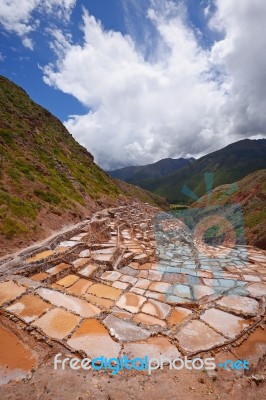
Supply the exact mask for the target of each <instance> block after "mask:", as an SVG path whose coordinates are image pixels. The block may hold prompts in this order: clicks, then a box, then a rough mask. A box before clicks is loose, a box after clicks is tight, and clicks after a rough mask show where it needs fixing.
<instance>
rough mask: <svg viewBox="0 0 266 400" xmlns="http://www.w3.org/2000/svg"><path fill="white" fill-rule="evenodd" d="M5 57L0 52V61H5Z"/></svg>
mask: <svg viewBox="0 0 266 400" xmlns="http://www.w3.org/2000/svg"><path fill="white" fill-rule="evenodd" d="M5 59H6V57H5V56H4V55H3V54H2V53H1V52H0V62H2V61H5Z"/></svg>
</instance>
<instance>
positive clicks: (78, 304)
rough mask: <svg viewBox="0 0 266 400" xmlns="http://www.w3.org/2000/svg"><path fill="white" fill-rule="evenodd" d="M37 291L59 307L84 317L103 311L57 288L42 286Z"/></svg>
mask: <svg viewBox="0 0 266 400" xmlns="http://www.w3.org/2000/svg"><path fill="white" fill-rule="evenodd" d="M37 293H38V294H39V295H40V296H41V297H42V298H43V299H45V300H47V301H50V302H51V303H52V304H53V305H55V306H57V307H64V308H66V309H67V310H69V311H72V312H74V313H76V314H78V315H80V316H81V317H84V318H89V317H93V316H95V315H97V314H99V313H100V312H101V310H100V309H99V308H98V307H96V306H94V305H93V304H90V303H88V302H87V301H85V300H81V299H78V298H77V297H74V296H70V295H68V294H64V293H60V292H57V291H56V290H50V289H45V288H41V289H38V290H37Z"/></svg>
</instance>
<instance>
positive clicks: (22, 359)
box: [0, 325, 36, 385]
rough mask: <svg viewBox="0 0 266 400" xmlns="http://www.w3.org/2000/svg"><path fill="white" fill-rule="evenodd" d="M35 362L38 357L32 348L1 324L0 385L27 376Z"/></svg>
mask: <svg viewBox="0 0 266 400" xmlns="http://www.w3.org/2000/svg"><path fill="white" fill-rule="evenodd" d="M35 364H36V359H35V357H34V356H33V354H32V353H31V352H30V350H29V349H28V348H27V347H26V346H25V345H24V344H23V343H22V342H20V340H19V339H18V338H17V337H16V336H15V335H14V334H13V333H12V332H10V331H9V330H8V329H6V328H4V327H3V326H2V325H0V385H3V384H5V383H8V382H10V381H12V380H15V379H22V378H25V377H26V376H27V374H28V373H29V372H30V370H31V368H33V367H34V365H35Z"/></svg>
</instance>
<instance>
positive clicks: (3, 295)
mask: <svg viewBox="0 0 266 400" xmlns="http://www.w3.org/2000/svg"><path fill="white" fill-rule="evenodd" d="M24 292H26V289H25V288H24V287H23V286H19V285H17V284H16V283H15V282H13V281H7V282H1V283H0V305H2V304H4V303H6V302H7V301H10V300H14V299H15V298H16V297H18V296H20V295H21V294H22V293H24Z"/></svg>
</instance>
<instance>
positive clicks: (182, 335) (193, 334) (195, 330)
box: [175, 320, 226, 353]
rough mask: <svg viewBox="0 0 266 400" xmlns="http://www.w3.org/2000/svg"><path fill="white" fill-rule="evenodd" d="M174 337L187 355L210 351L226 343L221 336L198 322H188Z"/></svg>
mask: <svg viewBox="0 0 266 400" xmlns="http://www.w3.org/2000/svg"><path fill="white" fill-rule="evenodd" d="M175 337H176V339H177V340H178V342H179V344H180V346H181V347H182V349H183V350H184V351H186V352H188V353H195V352H198V351H204V350H210V349H212V348H214V347H218V346H221V345H222V344H224V343H225V341H226V339H225V338H224V337H223V336H222V335H220V334H219V333H217V332H215V331H214V330H213V329H211V328H209V327H208V326H207V325H205V324H204V323H203V322H201V321H198V320H193V321H191V322H189V323H188V324H187V325H185V326H184V327H183V328H181V329H180V331H179V332H178V333H177V334H176V336H175Z"/></svg>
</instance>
